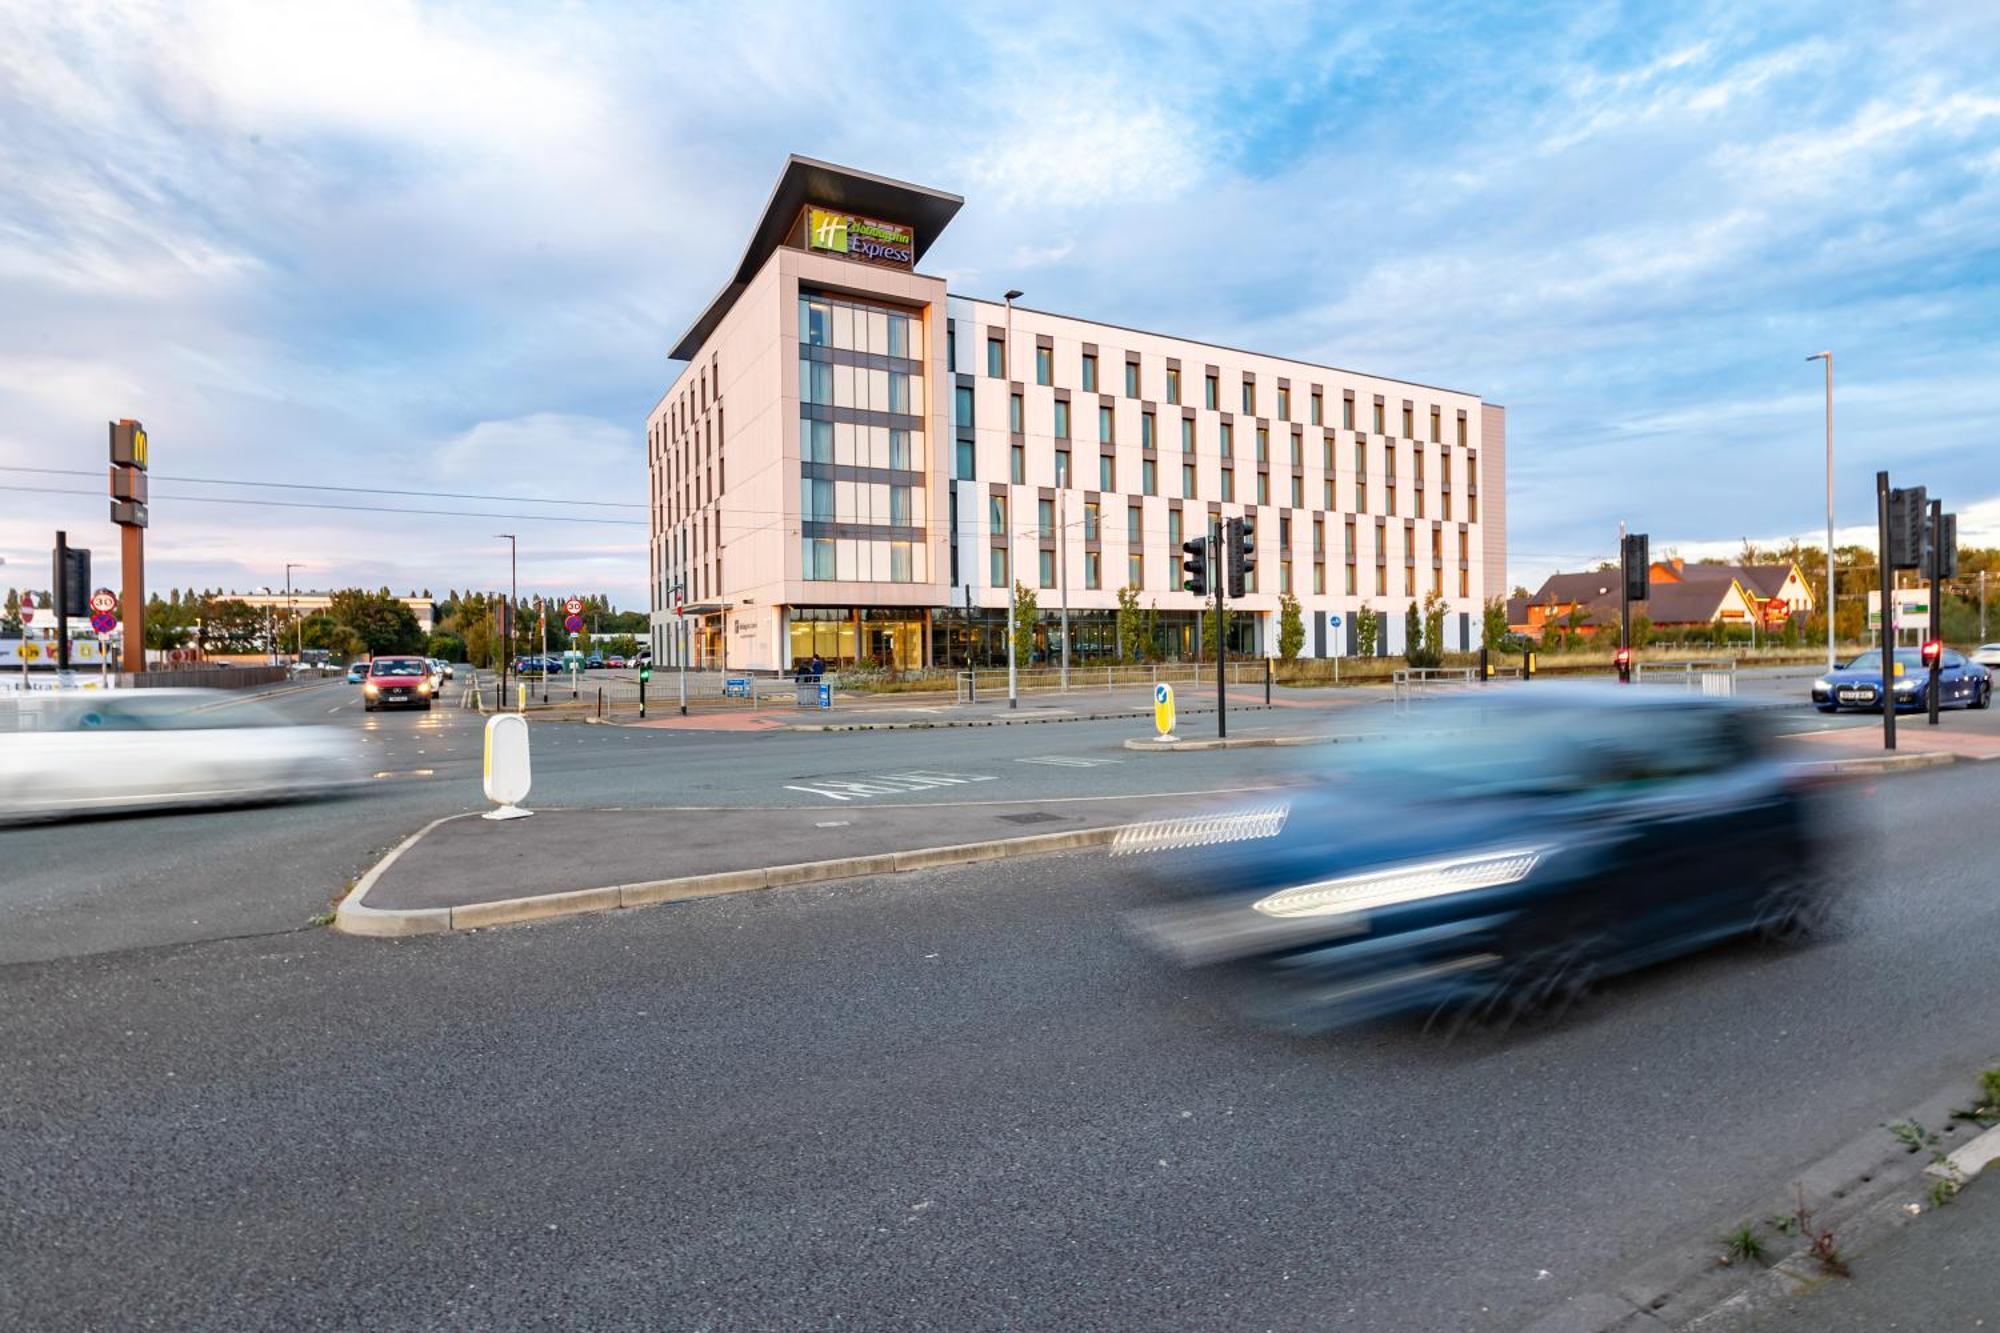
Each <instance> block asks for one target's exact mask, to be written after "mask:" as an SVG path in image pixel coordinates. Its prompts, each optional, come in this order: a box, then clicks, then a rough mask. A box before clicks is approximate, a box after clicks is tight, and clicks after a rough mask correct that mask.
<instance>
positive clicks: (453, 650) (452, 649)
mask: <svg viewBox="0 0 2000 1333" xmlns="http://www.w3.org/2000/svg"><path fill="white" fill-rule="evenodd" d="M424 655H425V656H427V657H441V658H443V659H444V660H445V661H447V662H463V661H464V660H465V640H464V639H461V638H459V637H458V636H457V635H456V634H433V635H431V637H430V640H429V641H428V642H426V643H425V644H424Z"/></svg>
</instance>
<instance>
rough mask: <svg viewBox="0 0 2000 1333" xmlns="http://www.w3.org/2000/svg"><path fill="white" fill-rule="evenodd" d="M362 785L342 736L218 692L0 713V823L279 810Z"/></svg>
mask: <svg viewBox="0 0 2000 1333" xmlns="http://www.w3.org/2000/svg"><path fill="white" fill-rule="evenodd" d="M362 776H363V775H362V772H361V768H360V758H359V755H358V754H357V753H356V751H355V748H354V743H353V737H352V736H351V735H349V734H348V733H347V732H344V731H341V730H339V729H336V728H333V727H318V726H298V725H295V724H293V723H290V722H288V721H286V719H285V718H284V717H283V716H282V715H280V714H279V713H278V712H276V711H275V710H274V709H272V708H271V707H270V705H268V704H266V703H264V702H262V701H261V700H257V699H254V698H245V697H243V696H241V695H237V694H234V693H232V692H229V691H225V690H167V689H161V690H153V689H147V690H94V691H88V692H85V691H52V692H50V693H47V694H34V695H27V696H22V697H21V698H20V699H19V700H18V701H14V702H11V703H9V704H7V705H6V706H4V707H0V818H6V819H23V818H29V819H32V818H52V817H59V816H63V815H74V814H90V813H101V812H105V811H118V810H139V809H148V808H152V807H156V806H174V805H194V804H210V803H224V802H240V801H262V800H270V799H283V798H291V797H297V796H302V795H307V794H311V793H316V792H324V791H328V790H331V789H334V788H337V787H342V786H345V785H347V784H349V783H352V782H357V781H360V780H361V778H362Z"/></svg>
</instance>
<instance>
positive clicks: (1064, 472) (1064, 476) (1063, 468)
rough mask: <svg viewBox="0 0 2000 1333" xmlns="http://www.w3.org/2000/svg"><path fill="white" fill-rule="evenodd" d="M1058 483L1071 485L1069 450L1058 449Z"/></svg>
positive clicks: (1059, 484)
mask: <svg viewBox="0 0 2000 1333" xmlns="http://www.w3.org/2000/svg"><path fill="white" fill-rule="evenodd" d="M1056 485H1058V486H1067V485H1069V450H1067V449H1058V450H1056Z"/></svg>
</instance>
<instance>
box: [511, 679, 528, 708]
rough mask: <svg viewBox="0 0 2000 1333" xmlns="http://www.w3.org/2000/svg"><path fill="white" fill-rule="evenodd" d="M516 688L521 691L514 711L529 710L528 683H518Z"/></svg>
mask: <svg viewBox="0 0 2000 1333" xmlns="http://www.w3.org/2000/svg"><path fill="white" fill-rule="evenodd" d="M514 688H515V689H516V690H517V691H519V694H518V696H517V697H516V699H515V703H514V711H515V712H517V713H525V712H527V711H528V687H527V686H526V685H516V686H515V687H514Z"/></svg>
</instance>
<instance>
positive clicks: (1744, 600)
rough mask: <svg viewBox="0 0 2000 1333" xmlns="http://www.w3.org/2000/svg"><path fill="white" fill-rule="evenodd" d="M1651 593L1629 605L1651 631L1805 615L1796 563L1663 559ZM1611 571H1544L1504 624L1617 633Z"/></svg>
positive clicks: (1528, 631)
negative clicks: (1546, 573) (1694, 562)
mask: <svg viewBox="0 0 2000 1333" xmlns="http://www.w3.org/2000/svg"><path fill="white" fill-rule="evenodd" d="M1649 582H1650V584H1651V588H1650V591H1651V593H1652V596H1650V597H1648V598H1646V599H1645V600H1643V601H1637V602H1634V603H1632V614H1633V615H1634V616H1635V617H1637V616H1644V617H1645V618H1646V621H1647V623H1648V624H1650V625H1652V627H1653V628H1655V629H1694V628H1698V627H1701V626H1707V625H1721V626H1723V627H1724V628H1729V627H1739V628H1749V627H1750V626H1752V625H1756V624H1761V625H1762V626H1764V627H1765V628H1767V629H1774V628H1782V627H1783V625H1784V623H1785V621H1787V620H1789V619H1791V618H1792V617H1793V616H1803V615H1810V614H1811V613H1812V610H1813V606H1814V601H1813V595H1812V590H1811V589H1810V588H1808V587H1807V586H1806V582H1805V578H1804V577H1803V576H1802V575H1801V574H1800V573H1799V569H1798V566H1797V565H1795V564H1791V563H1786V564H1782V565H1698V564H1697V565H1691V564H1688V563H1686V562H1685V561H1683V560H1679V559H1675V560H1664V561H1659V562H1657V563H1655V564H1654V565H1653V566H1652V568H1651V570H1650V571H1649ZM1619 597H1620V589H1619V586H1618V571H1616V570H1601V571H1596V572H1592V573H1587V574H1551V575H1550V576H1549V577H1548V578H1547V579H1546V580H1545V581H1544V582H1543V583H1542V586H1541V587H1540V588H1539V589H1538V590H1536V592H1535V593H1534V594H1533V595H1532V596H1528V597H1510V598H1508V599H1507V628H1508V629H1509V630H1511V631H1513V632H1514V633H1516V634H1524V635H1527V636H1529V637H1531V638H1540V637H1542V635H1543V634H1545V633H1546V632H1547V631H1548V630H1549V629H1550V628H1551V627H1554V628H1558V629H1563V630H1568V631H1574V632H1575V633H1576V634H1577V635H1578V636H1579V637H1581V638H1586V639H1587V638H1591V637H1594V636H1595V635H1597V634H1599V633H1602V632H1607V631H1608V632H1610V633H1612V634H1616V633H1617V631H1618V618H1619Z"/></svg>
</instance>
